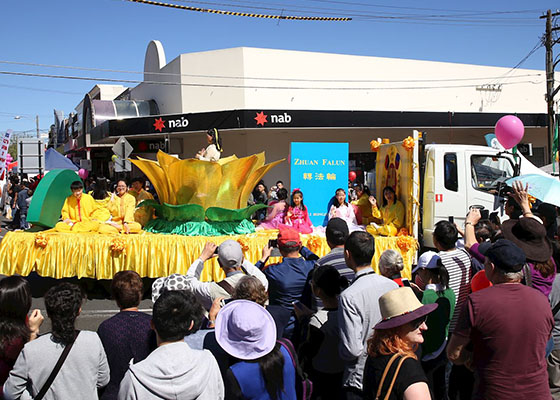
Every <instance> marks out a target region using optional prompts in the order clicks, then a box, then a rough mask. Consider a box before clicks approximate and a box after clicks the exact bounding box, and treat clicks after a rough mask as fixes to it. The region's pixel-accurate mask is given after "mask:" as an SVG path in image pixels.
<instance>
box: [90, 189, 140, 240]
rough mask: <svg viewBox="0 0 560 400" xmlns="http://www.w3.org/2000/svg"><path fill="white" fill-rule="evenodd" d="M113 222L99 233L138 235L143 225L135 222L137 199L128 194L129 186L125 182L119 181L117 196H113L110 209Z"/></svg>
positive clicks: (105, 224) (105, 225)
mask: <svg viewBox="0 0 560 400" xmlns="http://www.w3.org/2000/svg"><path fill="white" fill-rule="evenodd" d="M107 208H108V209H109V211H110V212H111V220H110V221H107V222H105V223H104V224H102V225H101V226H100V227H99V233H120V232H122V233H138V232H140V231H141V230H142V225H140V224H139V223H138V222H136V221H134V209H135V208H136V199H135V198H134V196H132V195H131V194H129V193H128V185H127V184H126V182H125V181H124V180H122V179H121V180H119V181H117V194H116V195H115V194H113V195H111V200H110V201H109V204H108V207H107Z"/></svg>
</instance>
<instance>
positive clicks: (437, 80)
mask: <svg viewBox="0 0 560 400" xmlns="http://www.w3.org/2000/svg"><path fill="white" fill-rule="evenodd" d="M537 49H538V48H537ZM537 49H534V50H533V52H534V51H536V50H537ZM531 54H532V53H531ZM531 54H529V55H528V56H530V55H531ZM528 56H526V57H525V58H524V60H522V62H524V61H525V60H526V59H527V58H528ZM0 64H8V65H25V66H33V67H42V68H61V69H70V70H81V71H95V72H111V73H120V74H137V75H138V74H139V75H143V74H149V75H154V76H155V75H159V76H171V77H189V78H210V79H233V80H256V81H284V82H318V83H406V82H409V83H422V82H456V81H479V80H490V79H501V78H503V77H504V76H503V75H501V76H497V77H470V78H469V77H468V78H465V77H461V78H443V79H394V80H391V79H312V78H279V77H247V76H229V75H200V74H177V73H171V72H144V71H129V70H118V69H105V68H92V67H76V66H67V65H53V64H39V63H31V62H21V61H6V60H0ZM519 65H521V62H520V63H518V64H517V65H516V66H515V67H513V68H512V69H511V70H510V71H508V72H507V73H510V72H511V71H513V70H514V69H515V68H517V67H518V66H519ZM532 76H542V74H541V73H536V74H523V75H514V76H511V77H509V79H514V78H526V77H532ZM138 82H142V81H133V82H128V83H138ZM169 83H172V82H169Z"/></svg>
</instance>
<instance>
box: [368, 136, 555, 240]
mask: <svg viewBox="0 0 560 400" xmlns="http://www.w3.org/2000/svg"><path fill="white" fill-rule="evenodd" d="M413 132H414V133H413V138H414V143H415V145H414V148H413V149H412V150H407V149H405V148H404V147H403V144H402V143H389V144H383V145H381V147H380V149H379V152H378V158H377V163H376V189H377V193H380V192H381V191H382V189H383V187H384V186H385V185H386V184H387V183H388V179H391V178H390V176H391V173H390V172H387V165H390V164H391V159H392V158H393V159H394V158H395V157H399V158H400V160H399V164H400V165H398V167H399V168H402V170H401V171H400V178H398V179H399V183H398V186H399V189H400V191H399V190H397V195H398V197H399V199H400V200H401V201H402V202H403V203H404V204H405V209H407V213H406V219H407V221H406V222H407V227H408V229H409V232H410V233H411V234H412V235H413V236H414V237H416V238H418V240H419V242H420V245H421V246H422V247H427V248H432V247H434V244H433V240H432V233H433V230H434V226H435V224H436V223H437V222H438V221H441V220H448V219H450V217H452V219H453V220H454V222H455V223H457V225H459V226H463V224H464V222H465V217H466V214H467V212H468V209H469V207H470V206H473V205H476V206H481V207H484V208H485V209H487V210H489V212H490V213H492V212H497V213H498V216H499V217H500V218H501V219H502V220H503V218H504V216H505V214H504V194H505V189H506V185H505V183H504V181H505V180H507V179H508V178H511V177H514V176H518V175H525V174H534V173H537V174H543V175H547V174H546V173H545V172H543V171H541V170H539V169H538V168H537V167H536V166H534V165H533V164H532V163H531V162H530V161H529V160H527V159H525V158H524V157H523V156H522V155H521V154H513V153H511V152H507V151H504V150H503V149H500V148H494V147H489V146H472V145H456V144H425V141H426V135H425V134H424V135H422V134H421V133H420V132H418V131H413ZM391 146H392V147H393V149H392V150H391ZM498 146H499V145H497V147H498ZM395 150H397V152H398V156H396V155H393V154H394V152H395ZM393 175H394V174H393ZM409 176H411V177H412V179H410V177H409ZM392 179H395V178H392ZM379 200H381V199H379V198H378V201H379Z"/></svg>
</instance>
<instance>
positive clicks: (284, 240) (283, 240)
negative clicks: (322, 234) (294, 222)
mask: <svg viewBox="0 0 560 400" xmlns="http://www.w3.org/2000/svg"><path fill="white" fill-rule="evenodd" d="M278 245H279V246H282V247H296V246H301V239H300V238H299V232H298V231H296V230H294V229H291V228H286V229H280V232H279V233H278Z"/></svg>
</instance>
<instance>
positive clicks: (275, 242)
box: [268, 239, 278, 249]
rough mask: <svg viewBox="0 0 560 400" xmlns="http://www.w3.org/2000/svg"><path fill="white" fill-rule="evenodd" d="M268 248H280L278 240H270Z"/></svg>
mask: <svg viewBox="0 0 560 400" xmlns="http://www.w3.org/2000/svg"><path fill="white" fill-rule="evenodd" d="M268 247H272V248H273V249H276V248H278V239H270V240H269V241H268Z"/></svg>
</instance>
